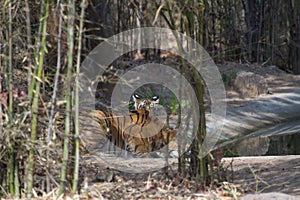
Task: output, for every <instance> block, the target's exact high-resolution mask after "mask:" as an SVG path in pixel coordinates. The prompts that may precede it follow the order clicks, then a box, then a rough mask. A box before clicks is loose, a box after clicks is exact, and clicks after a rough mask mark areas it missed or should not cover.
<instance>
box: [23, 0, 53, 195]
mask: <svg viewBox="0 0 300 200" xmlns="http://www.w3.org/2000/svg"><path fill="white" fill-rule="evenodd" d="M43 5H45V8H44V9H43V12H42V14H41V22H40V23H41V27H42V28H41V30H42V35H41V37H42V38H41V44H40V45H41V47H40V48H39V47H36V48H39V49H40V52H39V54H38V57H37V58H36V59H37V60H38V62H37V64H38V66H37V67H35V68H37V69H38V70H37V74H36V76H35V78H37V79H38V81H37V82H36V84H35V93H34V98H33V102H32V120H31V135H30V150H29V158H28V177H27V198H28V199H30V198H31V197H32V189H33V181H34V180H33V173H34V161H35V159H34V152H35V145H36V138H37V117H38V116H37V115H38V99H39V94H40V85H41V80H42V72H43V62H44V55H45V52H46V26H47V17H48V11H49V0H46V3H45V2H42V5H41V6H43ZM36 55H37V54H36ZM35 78H34V79H35ZM34 79H33V80H34Z"/></svg>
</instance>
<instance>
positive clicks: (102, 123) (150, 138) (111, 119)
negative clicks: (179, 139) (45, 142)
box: [79, 94, 176, 157]
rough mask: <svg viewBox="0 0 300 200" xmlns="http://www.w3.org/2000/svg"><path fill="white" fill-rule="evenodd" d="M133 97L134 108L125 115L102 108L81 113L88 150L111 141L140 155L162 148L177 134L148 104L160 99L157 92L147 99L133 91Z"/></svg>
mask: <svg viewBox="0 0 300 200" xmlns="http://www.w3.org/2000/svg"><path fill="white" fill-rule="evenodd" d="M133 100H134V107H135V110H133V111H130V112H129V113H128V114H126V115H116V114H114V113H112V112H107V111H101V110H94V111H84V112H82V113H81V115H80V118H79V121H80V131H81V139H82V141H83V146H84V147H85V148H86V149H87V150H88V151H92V152H93V151H99V150H100V151H103V150H105V147H107V144H108V143H112V144H113V145H114V146H116V147H118V148H120V149H123V150H126V151H129V152H131V153H133V154H134V155H138V156H142V157H143V156H144V155H146V154H148V153H150V152H152V151H156V150H159V149H161V148H162V147H164V146H165V145H166V144H168V141H171V140H172V139H173V138H174V137H175V136H176V130H174V129H172V128H170V127H168V126H167V125H166V124H165V123H163V122H162V121H161V120H159V119H158V118H157V117H155V116H152V115H151V114H150V111H151V108H152V107H154V106H155V104H157V103H158V102H159V98H158V96H154V97H152V99H150V100H146V99H142V98H140V97H139V96H138V95H136V94H135V95H133Z"/></svg>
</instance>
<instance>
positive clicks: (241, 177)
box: [223, 155, 300, 199]
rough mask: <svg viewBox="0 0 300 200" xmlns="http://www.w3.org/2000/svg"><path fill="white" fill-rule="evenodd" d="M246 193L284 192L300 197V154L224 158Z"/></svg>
mask: <svg viewBox="0 0 300 200" xmlns="http://www.w3.org/2000/svg"><path fill="white" fill-rule="evenodd" d="M223 161H224V166H225V167H228V169H230V168H232V169H233V172H232V173H231V174H230V176H232V180H233V183H236V184H239V185H240V186H241V187H242V188H243V189H244V192H245V193H252V194H253V193H256V192H258V193H262V192H264V193H265V192H282V193H286V194H290V195H294V196H296V197H297V198H299V199H300V165H299V163H300V155H297V156H296V155H290V156H259V157H237V158H224V159H223Z"/></svg>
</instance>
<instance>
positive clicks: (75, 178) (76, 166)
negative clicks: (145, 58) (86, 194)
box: [72, 0, 86, 193]
mask: <svg viewBox="0 0 300 200" xmlns="http://www.w3.org/2000/svg"><path fill="white" fill-rule="evenodd" d="M85 6H86V0H82V2H81V14H80V24H79V35H78V50H77V62H76V80H75V84H76V85H75V122H74V124H75V135H74V140H75V155H74V156H75V163H74V175H73V188H72V191H73V193H76V191H77V186H78V177H79V158H80V155H79V148H80V140H79V121H78V119H79V73H80V57H81V47H82V31H83V20H84V10H85Z"/></svg>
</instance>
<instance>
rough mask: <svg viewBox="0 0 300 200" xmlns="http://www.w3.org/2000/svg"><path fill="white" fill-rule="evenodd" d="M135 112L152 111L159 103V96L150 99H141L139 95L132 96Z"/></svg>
mask: <svg viewBox="0 0 300 200" xmlns="http://www.w3.org/2000/svg"><path fill="white" fill-rule="evenodd" d="M132 99H133V101H134V108H135V110H146V111H150V110H151V109H152V108H153V107H155V106H156V104H158V103H159V96H153V97H152V98H150V99H145V98H141V97H140V96H139V95H138V94H134V95H133V96H132Z"/></svg>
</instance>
